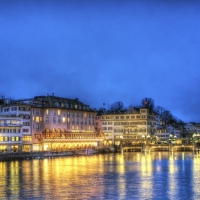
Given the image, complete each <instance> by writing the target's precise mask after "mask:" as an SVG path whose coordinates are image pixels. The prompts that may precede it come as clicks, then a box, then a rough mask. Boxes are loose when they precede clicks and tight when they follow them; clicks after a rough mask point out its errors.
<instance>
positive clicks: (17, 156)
mask: <svg viewBox="0 0 200 200" xmlns="http://www.w3.org/2000/svg"><path fill="white" fill-rule="evenodd" d="M114 152H115V149H114V147H106V148H105V147H102V148H97V149H91V150H90V151H88V150H86V149H76V150H72V151H64V152H47V151H42V152H41V151H40V152H12V153H1V154H0V161H11V160H24V159H42V158H52V157H66V156H77V155H86V156H87V155H89V154H104V153H114Z"/></svg>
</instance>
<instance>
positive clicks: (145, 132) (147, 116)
mask: <svg viewBox="0 0 200 200" xmlns="http://www.w3.org/2000/svg"><path fill="white" fill-rule="evenodd" d="M97 124H98V125H99V129H101V130H102V132H103V135H104V137H105V140H104V145H105V146H106V145H113V144H114V141H115V145H119V142H120V140H119V139H121V138H123V139H145V138H146V137H147V136H148V137H150V136H152V135H154V134H155V130H156V121H155V116H154V114H152V113H149V110H148V109H147V108H141V109H137V108H134V107H130V108H129V109H128V110H127V111H126V112H123V113H108V112H107V113H105V114H102V115H100V116H97Z"/></svg>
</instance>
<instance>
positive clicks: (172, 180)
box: [169, 152, 178, 197]
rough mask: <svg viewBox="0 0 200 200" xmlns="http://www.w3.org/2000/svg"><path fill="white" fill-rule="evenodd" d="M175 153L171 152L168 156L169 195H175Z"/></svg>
mask: <svg viewBox="0 0 200 200" xmlns="http://www.w3.org/2000/svg"><path fill="white" fill-rule="evenodd" d="M175 160H176V155H174V153H173V152H172V153H171V155H170V157H169V183H170V184H169V195H170V196H171V197H173V196H175V194H176V188H177V187H178V185H177V179H176V173H177V170H178V169H177V167H176V164H175Z"/></svg>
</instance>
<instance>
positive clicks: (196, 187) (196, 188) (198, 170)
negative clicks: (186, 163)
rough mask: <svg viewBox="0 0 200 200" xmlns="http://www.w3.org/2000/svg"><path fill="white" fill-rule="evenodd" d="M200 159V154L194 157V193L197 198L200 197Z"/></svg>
mask: <svg viewBox="0 0 200 200" xmlns="http://www.w3.org/2000/svg"><path fill="white" fill-rule="evenodd" d="M199 163H200V157H199V154H198V153H197V154H196V155H194V158H193V170H192V171H193V190H194V193H195V195H196V196H197V197H199V196H200V190H199V179H200V175H199V174H200V165H199Z"/></svg>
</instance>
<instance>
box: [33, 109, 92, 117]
mask: <svg viewBox="0 0 200 200" xmlns="http://www.w3.org/2000/svg"><path fill="white" fill-rule="evenodd" d="M45 113H46V115H49V110H48V109H46V111H45ZM33 114H35V115H40V110H39V109H33ZM53 115H58V116H60V115H61V110H53ZM62 115H63V116H66V115H67V117H70V116H72V117H77V118H79V117H85V118H86V117H88V118H93V119H94V118H95V115H91V114H88V113H78V112H77V113H74V112H67V113H66V112H65V111H63V112H62Z"/></svg>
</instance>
